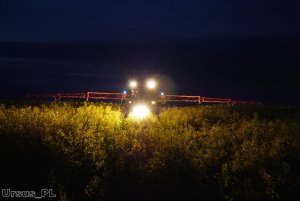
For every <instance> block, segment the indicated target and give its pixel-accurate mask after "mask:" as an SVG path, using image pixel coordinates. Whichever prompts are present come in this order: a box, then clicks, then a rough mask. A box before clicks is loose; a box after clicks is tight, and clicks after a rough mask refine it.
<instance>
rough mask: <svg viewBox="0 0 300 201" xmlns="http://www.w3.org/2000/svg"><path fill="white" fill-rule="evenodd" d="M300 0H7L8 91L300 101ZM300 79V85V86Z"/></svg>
mask: <svg viewBox="0 0 300 201" xmlns="http://www.w3.org/2000/svg"><path fill="white" fill-rule="evenodd" d="M299 8H300V5H299V3H297V2H296V1H289V0H285V1H283V0H272V1H268V0H266V1H262V0H252V1H241V0H226V1H225V0H223V1H221V0H202V1H199V0H197V1H188V0H185V1H184V0H182V1H179V0H178V1H176V0H168V1H163V0H160V1H158V0H157V1H156V0H152V1H143V0H134V1H130V0H128V1H125V0H122V1H113V0H110V1H99V0H89V1H83V0H81V1H80V0H70V1H69V0H65V1H63V0H21V1H20V0H0V70H1V74H0V90H1V93H0V98H1V99H7V98H23V97H25V95H26V94H27V93H55V92H85V91H100V92H122V91H123V89H125V88H126V86H127V81H128V80H129V79H131V78H141V79H142V78H144V77H154V78H156V79H157V80H158V81H159V82H160V91H164V92H165V93H167V94H185V95H203V96H209V97H223V98H234V99H242V100H259V101H262V102H264V103H266V104H299V103H300V93H299V91H300V90H299V87H298V85H299V83H298V82H299V78H298V77H299V72H300V70H299V67H300V12H299ZM299 86H300V85H299Z"/></svg>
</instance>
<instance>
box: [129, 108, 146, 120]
mask: <svg viewBox="0 0 300 201" xmlns="http://www.w3.org/2000/svg"><path fill="white" fill-rule="evenodd" d="M149 114H150V110H149V108H148V107H147V106H146V105H136V106H134V107H133V109H132V115H133V117H135V118H137V119H143V118H145V117H147V116H148V115H149Z"/></svg>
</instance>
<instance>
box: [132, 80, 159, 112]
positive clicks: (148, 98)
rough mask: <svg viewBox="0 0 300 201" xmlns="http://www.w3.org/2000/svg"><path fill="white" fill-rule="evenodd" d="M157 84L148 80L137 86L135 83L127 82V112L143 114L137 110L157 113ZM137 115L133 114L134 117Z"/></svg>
mask: <svg viewBox="0 0 300 201" xmlns="http://www.w3.org/2000/svg"><path fill="white" fill-rule="evenodd" d="M156 87H157V83H156V82H155V81H154V80H152V79H150V80H148V81H146V82H145V83H143V84H139V83H138V82H137V81H135V80H132V81H130V82H129V90H128V94H127V106H128V110H130V111H131V112H132V113H139V112H141V113H143V112H142V111H139V110H144V113H146V110H149V111H153V112H156V111H157V107H158V106H157V102H158V95H157V89H156ZM136 115H138V114H135V116H136Z"/></svg>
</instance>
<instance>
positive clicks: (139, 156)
mask: <svg viewBox="0 0 300 201" xmlns="http://www.w3.org/2000/svg"><path fill="white" fill-rule="evenodd" d="M0 157H1V158H0V164H1V172H0V176H1V181H0V186H1V187H2V188H11V189H15V190H18V189H22V190H33V189H37V190H39V189H41V188H53V189H54V192H55V193H56V194H57V199H59V200H80V201H81V200H291V199H292V197H293V196H298V198H299V190H300V186H299V185H300V115H299V109H298V108H289V107H286V108H283V107H276V108H275V107H272V108H271V107H264V106H237V105H236V106H227V105H208V106H204V105H201V106H193V107H182V108H179V107H168V108H164V109H163V110H162V111H161V112H160V114H158V115H152V116H151V117H149V118H147V119H145V120H141V121H138V120H136V119H133V118H129V117H125V116H124V114H123V113H122V110H121V108H120V107H119V106H118V105H112V104H105V103H102V104H99V103H63V102H58V103H41V104H29V103H28V104H22V105H11V104H2V105H1V106H0Z"/></svg>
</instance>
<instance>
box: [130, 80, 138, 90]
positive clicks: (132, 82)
mask: <svg viewBox="0 0 300 201" xmlns="http://www.w3.org/2000/svg"><path fill="white" fill-rule="evenodd" d="M129 87H130V88H136V87H137V82H136V81H134V80H133V81H130V82H129Z"/></svg>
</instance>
